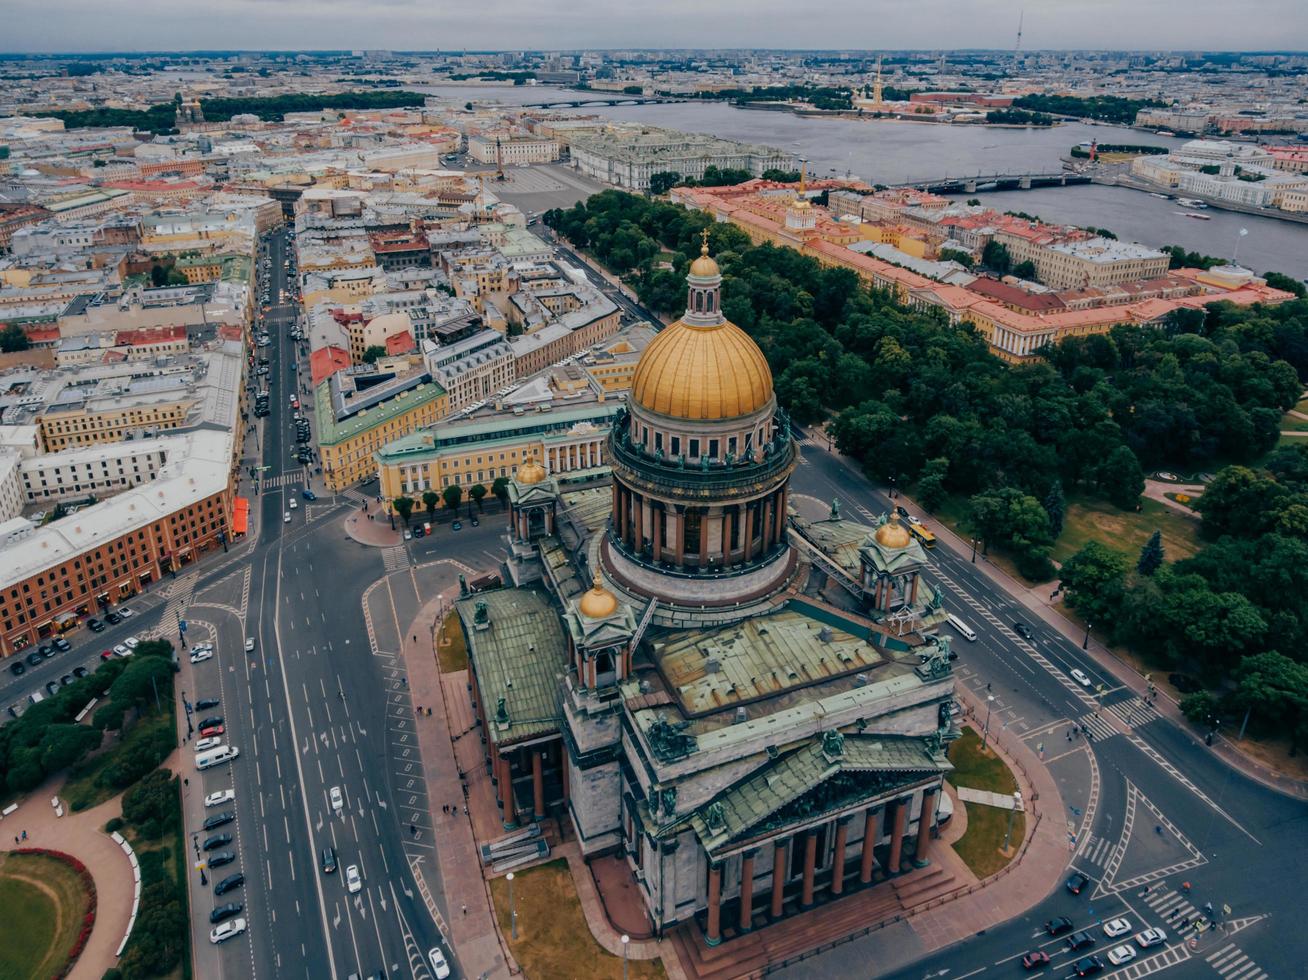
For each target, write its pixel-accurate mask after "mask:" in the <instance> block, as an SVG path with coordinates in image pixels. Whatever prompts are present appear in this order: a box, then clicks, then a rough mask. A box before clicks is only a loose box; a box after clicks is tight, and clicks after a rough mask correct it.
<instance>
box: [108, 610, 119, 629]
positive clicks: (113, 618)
mask: <svg viewBox="0 0 1308 980" xmlns="http://www.w3.org/2000/svg"><path fill="white" fill-rule="evenodd" d="M104 621H105V622H106V623H108V624H109V625H110V626H117V625H118V624H119V623H121V622H122V621H123V617H122V616H119V615H118V614H117V613H116V612H114V611H113V610H110V611H109V612H107V613H105V614H104Z"/></svg>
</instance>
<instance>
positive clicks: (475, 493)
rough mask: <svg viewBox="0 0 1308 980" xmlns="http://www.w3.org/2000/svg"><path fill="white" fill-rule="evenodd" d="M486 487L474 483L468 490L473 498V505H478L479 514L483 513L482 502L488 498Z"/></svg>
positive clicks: (482, 484)
mask: <svg viewBox="0 0 1308 980" xmlns="http://www.w3.org/2000/svg"><path fill="white" fill-rule="evenodd" d="M486 493H487V491H486V485H485V484H484V483H474V484H473V485H472V486H470V487H469V488H468V496H469V497H471V498H472V501H473V503H475V504H476V505H477V513H479V514H480V513H481V502H482V500H483V499H484V498H485V496H486Z"/></svg>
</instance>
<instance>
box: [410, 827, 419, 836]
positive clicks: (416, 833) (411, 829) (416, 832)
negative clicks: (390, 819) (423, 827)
mask: <svg viewBox="0 0 1308 980" xmlns="http://www.w3.org/2000/svg"><path fill="white" fill-rule="evenodd" d="M409 833H411V834H412V835H413V836H414V837H417V836H418V828H417V827H416V826H414V825H413V824H409Z"/></svg>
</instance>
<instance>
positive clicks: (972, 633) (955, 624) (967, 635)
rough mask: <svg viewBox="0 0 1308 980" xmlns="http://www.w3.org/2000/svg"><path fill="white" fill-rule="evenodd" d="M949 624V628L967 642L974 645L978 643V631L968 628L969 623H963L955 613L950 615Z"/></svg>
mask: <svg viewBox="0 0 1308 980" xmlns="http://www.w3.org/2000/svg"><path fill="white" fill-rule="evenodd" d="M948 622H949V628H950V629H952V630H953V631H954V632H955V633H957V634H958V635H959V636H961V637H963V638H964V639H966V640H969V641H971V642H972V643H975V642H976V630H974V629H972V627H970V626H968V625H967V623H965V622H963V621H962V620H961V619H959V618H958V617H957V616H955V615H954V614H953V613H950V614H949V620H948Z"/></svg>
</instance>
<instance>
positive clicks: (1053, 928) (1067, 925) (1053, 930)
mask: <svg viewBox="0 0 1308 980" xmlns="http://www.w3.org/2000/svg"><path fill="white" fill-rule="evenodd" d="M1071 931H1072V920H1071V919H1069V918H1068V917H1067V916H1065V915H1060V916H1059V917H1058V918H1056V919H1050V920H1049V921H1048V922H1046V923H1045V932H1047V933H1049V935H1051V936H1061V935H1062V934H1063V933H1065V932H1071Z"/></svg>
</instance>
